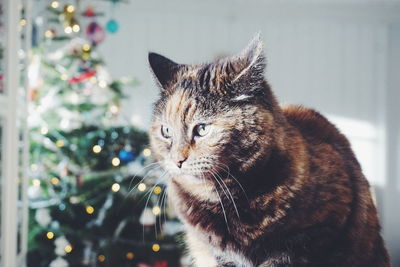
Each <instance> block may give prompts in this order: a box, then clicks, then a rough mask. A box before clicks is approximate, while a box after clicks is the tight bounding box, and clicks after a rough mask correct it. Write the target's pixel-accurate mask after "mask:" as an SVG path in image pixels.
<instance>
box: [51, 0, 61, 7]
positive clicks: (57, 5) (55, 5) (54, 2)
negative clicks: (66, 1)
mask: <svg viewBox="0 0 400 267" xmlns="http://www.w3.org/2000/svg"><path fill="white" fill-rule="evenodd" d="M59 6H60V3H59V2H58V1H53V2H51V7H52V8H58V7H59Z"/></svg>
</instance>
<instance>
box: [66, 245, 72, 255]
mask: <svg viewBox="0 0 400 267" xmlns="http://www.w3.org/2000/svg"><path fill="white" fill-rule="evenodd" d="M64 251H65V252H66V253H71V251H72V246H71V245H70V244H68V245H66V246H65V248H64Z"/></svg>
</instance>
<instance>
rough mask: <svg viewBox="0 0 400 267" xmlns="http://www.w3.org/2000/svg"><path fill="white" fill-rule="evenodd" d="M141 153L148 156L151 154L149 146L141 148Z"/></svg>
mask: <svg viewBox="0 0 400 267" xmlns="http://www.w3.org/2000/svg"><path fill="white" fill-rule="evenodd" d="M143 155H144V156H145V157H150V156H151V150H150V149H149V148H145V149H143Z"/></svg>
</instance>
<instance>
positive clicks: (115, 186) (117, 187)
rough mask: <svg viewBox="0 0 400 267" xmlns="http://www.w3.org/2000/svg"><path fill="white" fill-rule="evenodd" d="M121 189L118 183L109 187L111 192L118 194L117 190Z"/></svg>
mask: <svg viewBox="0 0 400 267" xmlns="http://www.w3.org/2000/svg"><path fill="white" fill-rule="evenodd" d="M120 188H121V186H120V185H119V184H118V183H115V184H113V185H112V186H111V190H112V191H113V192H115V193H116V192H118V191H119V189H120Z"/></svg>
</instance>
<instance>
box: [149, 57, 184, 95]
mask: <svg viewBox="0 0 400 267" xmlns="http://www.w3.org/2000/svg"><path fill="white" fill-rule="evenodd" d="M149 64H150V69H151V72H152V73H153V76H154V78H155V80H156V82H157V83H158V85H159V87H160V88H161V89H167V88H168V85H169V84H170V83H171V82H173V80H174V79H175V76H176V73H177V72H178V70H179V68H180V65H179V64H177V63H175V62H173V61H172V60H170V59H168V58H166V57H164V56H162V55H159V54H157V53H152V52H150V53H149Z"/></svg>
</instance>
